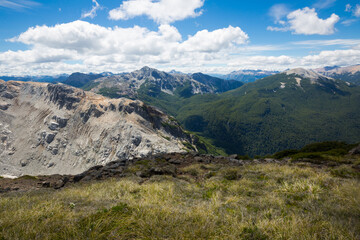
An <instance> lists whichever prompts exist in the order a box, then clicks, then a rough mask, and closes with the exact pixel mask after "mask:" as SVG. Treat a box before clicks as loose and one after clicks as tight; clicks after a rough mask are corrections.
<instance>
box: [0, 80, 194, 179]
mask: <svg viewBox="0 0 360 240" xmlns="http://www.w3.org/2000/svg"><path fill="white" fill-rule="evenodd" d="M10 96H12V97H10ZM184 142H191V139H190V136H189V135H187V134H185V133H184V132H183V130H182V129H181V128H180V126H179V125H178V124H177V123H176V122H175V121H173V120H171V119H170V118H169V117H168V116H167V115H165V114H164V113H162V112H160V111H159V110H157V109H155V108H152V107H149V106H147V105H145V104H143V103H142V102H140V101H132V100H129V99H125V98H122V99H111V100H110V99H107V98H105V97H102V96H99V95H97V94H94V93H90V92H85V91H83V90H80V89H76V88H72V87H68V86H65V85H61V84H47V83H25V82H12V81H10V82H4V81H1V80H0V175H15V176H19V175H23V174H29V175H40V174H77V173H80V172H82V171H84V170H87V169H88V168H90V167H92V166H95V165H104V164H106V163H108V162H111V161H119V160H128V159H132V158H135V157H144V156H147V155H151V154H159V153H169V152H184V151H185V149H186V147H185V145H184Z"/></svg>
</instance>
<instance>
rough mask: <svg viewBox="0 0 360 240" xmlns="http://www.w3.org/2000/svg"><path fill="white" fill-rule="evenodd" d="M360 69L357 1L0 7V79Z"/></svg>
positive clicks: (137, 0) (87, 1)
mask: <svg viewBox="0 0 360 240" xmlns="http://www.w3.org/2000/svg"><path fill="white" fill-rule="evenodd" d="M355 64H360V0H302V1H300V0H292V1H290V0H283V1H281V0H279V1H271V0H261V1H260V0H251V1H242V0H123V1H122V0H76V1H70V0H52V1H45V0H0V75H11V76H24V75H58V74H63V73H67V74H70V73H72V72H84V73H90V72H92V73H101V72H113V73H120V72H129V71H133V70H136V69H140V68H141V67H143V66H149V67H154V68H157V69H160V70H164V71H170V70H173V69H175V70H177V71H182V72H186V73H192V72H203V73H222V74H226V73H230V72H232V71H236V70H244V69H253V70H255V69H262V70H280V71H281V70H285V69H289V68H296V67H303V68H318V67H324V66H335V65H337V66H349V65H355Z"/></svg>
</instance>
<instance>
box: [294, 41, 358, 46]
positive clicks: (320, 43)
mask: <svg viewBox="0 0 360 240" xmlns="http://www.w3.org/2000/svg"><path fill="white" fill-rule="evenodd" d="M292 44H295V45H309V46H312V47H320V46H336V45H338V46H343V47H352V46H355V45H358V44H360V39H331V40H306V41H299V42H293V43H292Z"/></svg>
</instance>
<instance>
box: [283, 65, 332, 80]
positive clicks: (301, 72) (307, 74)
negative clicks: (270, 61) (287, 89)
mask: <svg viewBox="0 0 360 240" xmlns="http://www.w3.org/2000/svg"><path fill="white" fill-rule="evenodd" d="M284 73H285V74H287V75H292V74H295V75H298V76H300V77H302V78H309V79H310V80H311V81H317V80H319V79H331V78H329V77H326V76H324V75H322V74H319V73H317V72H315V71H314V70H308V69H304V68H294V69H290V70H287V71H285V72H284Z"/></svg>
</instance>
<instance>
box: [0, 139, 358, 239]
mask: <svg viewBox="0 0 360 240" xmlns="http://www.w3.org/2000/svg"><path fill="white" fill-rule="evenodd" d="M350 147H351V146H350V145H347V144H345V143H339V142H325V143H320V144H312V145H308V146H306V147H305V148H303V149H302V150H301V151H298V152H297V153H295V152H294V151H292V150H289V151H288V152H287V153H286V152H282V153H278V157H279V158H285V157H288V156H289V155H294V154H299V153H310V152H312V153H319V154H320V153H322V154H323V155H322V156H323V158H322V161H321V162H319V161H316V162H307V159H309V158H308V157H309V156H307V157H304V156H303V157H294V156H292V157H291V158H290V159H289V161H288V160H285V161H284V160H283V161H278V160H271V159H269V160H265V161H260V162H259V160H248V161H247V162H248V163H247V164H245V165H241V164H240V165H233V164H230V163H226V162H224V161H223V160H221V161H220V160H216V159H219V158H215V159H214V161H210V162H207V161H205V159H207V158H208V156H199V155H198V156H197V157H195V158H194V157H193V163H192V164H189V163H190V162H189V157H191V155H189V156H185V155H184V157H186V159H187V161H184V163H181V164H180V163H179V164H180V165H178V167H177V170H176V172H177V174H175V175H174V174H173V173H170V172H169V174H165V175H161V176H160V175H156V174H155V175H147V174H144V173H145V172H147V170H146V169H155V168H156V166H159V167H160V168H161V166H162V167H164V166H165V165H164V164H169V163H166V162H167V160H166V159H165V158H164V159H162V158H161V157H158V158H155V159H154V160H152V161H150V160H146V159H145V160H141V161H137V162H135V163H134V164H133V165H129V167H128V168H127V170H126V172H127V173H128V174H127V175H126V176H125V177H123V178H110V179H107V180H102V181H96V182H94V181H93V182H86V181H85V182H80V183H78V184H73V185H69V186H67V187H65V188H62V189H61V190H51V189H45V190H44V189H42V190H35V191H28V192H10V193H6V194H2V195H1V198H0V216H1V218H0V239H254V240H258V239H298V238H299V236H301V239H309V240H310V239H311V240H313V239H354V240H355V239H359V238H360V218H359V216H360V208H359V206H360V168H359V166H360V158H359V156H358V155H357V156H356V155H353V156H350V155H347V154H344V153H340V152H341V150H344V151H345V150H347V149H349V148H350ZM359 150H360V149H358V151H359ZM334 162H335V163H336V164H332V163H334ZM174 163H175V162H174ZM166 166H167V167H166V168H167V169H170V167H169V166H170V165H166ZM154 167H155V168H154ZM139 171H140V174H139ZM157 171H160V170H157ZM349 172H351V173H352V174H349ZM163 173H165V172H163ZM24 178H25V177H24ZM26 179H27V181H31V179H34V181H36V179H37V177H30V176H27V177H26ZM14 181H15V180H14Z"/></svg>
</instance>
